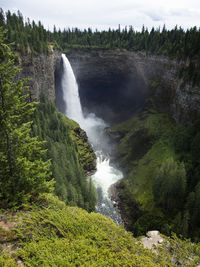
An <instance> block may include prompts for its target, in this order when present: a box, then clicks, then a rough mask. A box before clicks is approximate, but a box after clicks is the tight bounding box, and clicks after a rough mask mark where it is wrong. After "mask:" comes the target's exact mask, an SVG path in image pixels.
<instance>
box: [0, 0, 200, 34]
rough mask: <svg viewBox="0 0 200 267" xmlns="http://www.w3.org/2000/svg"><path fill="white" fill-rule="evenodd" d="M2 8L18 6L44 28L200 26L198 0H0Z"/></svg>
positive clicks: (137, 28)
mask: <svg viewBox="0 0 200 267" xmlns="http://www.w3.org/2000/svg"><path fill="white" fill-rule="evenodd" d="M0 7H1V8H2V9H3V10H4V11H7V10H10V11H12V12H17V10H20V11H21V13H22V14H23V16H24V18H30V19H31V20H32V19H34V20H35V21H36V22H37V21H39V20H40V21H41V22H42V24H43V25H44V26H45V28H46V29H50V30H52V29H53V26H54V25H56V28H57V29H59V28H60V29H61V30H63V29H64V28H72V27H73V28H74V27H78V28H81V29H84V28H88V27H90V28H92V29H93V30H95V29H96V28H97V29H99V30H104V29H105V30H106V29H108V28H109V27H110V28H114V29H116V28H118V25H119V24H120V25H121V27H125V26H127V27H128V26H130V25H132V26H133V28H134V29H135V30H141V28H142V26H143V25H144V26H145V27H147V28H148V29H151V28H152V27H155V28H158V27H159V26H160V27H161V28H162V27H163V25H164V24H165V25H166V27H167V29H172V28H174V27H175V26H176V25H178V26H181V27H182V28H184V29H187V28H190V27H193V26H197V27H200V1H199V0H154V1H153V0H149V1H148V0H0Z"/></svg>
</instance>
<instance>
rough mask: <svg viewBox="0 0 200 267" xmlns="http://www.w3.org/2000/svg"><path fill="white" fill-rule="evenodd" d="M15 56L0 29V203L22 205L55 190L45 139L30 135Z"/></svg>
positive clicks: (31, 106) (28, 112)
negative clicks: (47, 158)
mask: <svg viewBox="0 0 200 267" xmlns="http://www.w3.org/2000/svg"><path fill="white" fill-rule="evenodd" d="M14 61H15V55H14V54H13V53H12V52H11V50H10V48H9V47H8V46H7V45H5V44H4V43H3V33H2V31H0V203H1V204H0V206H1V207H12V206H15V205H17V206H20V205H21V204H23V203H24V202H26V201H27V200H28V199H29V198H30V197H31V196H35V197H36V196H38V194H39V193H41V192H49V191H51V190H52V189H53V187H52V185H53V180H51V172H50V161H49V160H47V161H45V160H44V155H45V153H46V151H45V150H43V148H42V146H43V142H39V141H38V139H37V137H34V138H33V137H31V123H32V122H31V121H29V118H30V115H31V114H32V113H33V111H34V103H28V102H27V95H25V94H24V90H27V87H25V86H24V80H19V81H16V74H17V73H18V72H19V69H18V68H17V67H15V66H14Z"/></svg>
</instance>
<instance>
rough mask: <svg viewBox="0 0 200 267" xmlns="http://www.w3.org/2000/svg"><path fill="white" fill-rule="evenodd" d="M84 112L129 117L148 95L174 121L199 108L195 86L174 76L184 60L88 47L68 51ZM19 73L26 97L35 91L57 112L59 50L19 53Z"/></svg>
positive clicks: (189, 117) (118, 118) (193, 116)
mask: <svg viewBox="0 0 200 267" xmlns="http://www.w3.org/2000/svg"><path fill="white" fill-rule="evenodd" d="M67 56H68V58H69V60H70V63H71V65H72V68H73V70H74V73H75V76H76V78H77V82H78V85H79V91H80V92H79V93H80V98H81V102H82V106H83V107H84V111H85V112H86V113H87V112H88V111H89V112H94V113H96V114H97V115H98V116H100V117H102V118H103V119H105V120H106V121H108V122H110V123H115V122H120V121H123V120H125V119H128V118H129V117H131V116H132V115H133V114H134V113H135V112H136V111H137V110H138V109H140V108H142V107H143V106H144V105H145V103H146V100H147V98H149V97H152V98H153V99H154V101H155V103H156V105H157V107H158V108H159V110H160V111H161V112H166V113H168V114H170V115H171V116H172V118H174V120H175V121H176V123H187V124H188V123H189V124H190V123H191V122H193V121H195V120H196V119H197V118H198V116H199V113H200V90H199V87H198V86H197V85H192V84H191V83H189V82H184V81H183V78H179V77H178V72H179V68H180V67H182V66H187V64H188V62H183V61H177V60H175V59H170V58H169V57H166V56H161V55H147V54H145V53H143V52H131V51H126V50H92V51H82V50H81V51H77V50H74V51H73V50H72V51H70V52H69V53H68V55H67ZM20 67H21V69H22V72H21V75H20V76H21V77H26V78H27V77H29V78H31V81H30V82H29V85H30V89H31V90H30V91H31V98H32V99H38V98H39V95H40V93H41V92H43V93H44V94H45V95H46V96H47V98H48V99H49V100H51V101H53V102H55V101H56V102H57V105H58V106H60V111H63V109H64V107H63V105H64V104H63V103H62V91H61V77H62V60H61V52H56V51H54V52H52V53H51V54H49V55H38V56H33V57H31V56H23V57H20Z"/></svg>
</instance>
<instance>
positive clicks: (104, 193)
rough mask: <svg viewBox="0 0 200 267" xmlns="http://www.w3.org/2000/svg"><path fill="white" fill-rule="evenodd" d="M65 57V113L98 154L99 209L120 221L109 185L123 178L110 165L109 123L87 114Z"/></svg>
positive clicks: (97, 208)
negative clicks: (77, 125) (107, 135)
mask: <svg viewBox="0 0 200 267" xmlns="http://www.w3.org/2000/svg"><path fill="white" fill-rule="evenodd" d="M62 59H63V67H64V72H63V78H62V90H63V100H64V101H65V104H66V110H65V115H66V116H67V117H69V118H71V119H73V120H75V121H76V122H78V123H79V125H80V126H81V128H82V129H84V130H85V131H86V133H87V135H88V138H89V141H90V143H91V144H92V146H93V148H94V150H95V153H96V156H97V171H96V173H95V174H94V175H93V176H92V179H93V182H94V184H95V186H96V188H97V192H98V204H97V207H96V211H97V212H100V213H102V214H104V215H107V216H109V217H111V218H112V219H113V220H114V221H115V222H116V223H118V224H120V223H121V222H122V221H121V217H120V214H119V212H118V210H117V208H116V207H114V203H113V202H112V201H111V200H110V198H109V188H110V186H111V185H112V184H114V183H116V182H117V181H118V180H120V179H121V178H122V173H121V172H120V171H119V170H117V169H116V168H114V167H112V166H111V165H110V158H109V156H108V151H109V143H108V141H107V140H106V136H105V135H104V129H105V127H108V125H107V124H106V123H105V122H104V121H103V120H102V119H100V118H98V117H96V116H95V114H89V115H87V116H86V117H84V115H83V112H82V107H81V103H80V97H79V92H78V85H77V82H76V78H75V76H74V72H73V70H72V67H71V65H70V63H69V61H68V59H67V57H66V56H65V55H64V54H62ZM105 148H106V149H105ZM103 151H104V152H103ZM105 151H106V152H105Z"/></svg>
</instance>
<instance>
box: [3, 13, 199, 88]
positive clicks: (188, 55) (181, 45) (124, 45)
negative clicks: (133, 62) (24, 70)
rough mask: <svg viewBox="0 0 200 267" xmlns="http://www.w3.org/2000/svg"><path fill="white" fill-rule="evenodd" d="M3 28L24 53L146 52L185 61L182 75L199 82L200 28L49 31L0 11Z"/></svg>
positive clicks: (184, 77) (39, 25) (39, 24)
mask: <svg viewBox="0 0 200 267" xmlns="http://www.w3.org/2000/svg"><path fill="white" fill-rule="evenodd" d="M0 26H2V27H3V28H4V29H6V30H7V41H8V42H9V43H11V42H13V44H14V48H15V49H16V50H17V51H19V52H21V53H22V54H27V53H32V54H35V53H48V52H50V51H52V49H60V50H62V51H64V52H66V53H68V52H69V51H70V50H72V49H87V50H94V49H126V50H130V51H144V52H145V53H146V54H160V55H165V56H170V57H175V58H177V59H179V60H182V63H181V64H180V69H179V76H180V77H182V78H183V80H184V81H185V82H187V81H192V83H193V84H194V85H195V84H199V82H200V71H199V69H200V63H199V59H200V46H199V43H200V29H198V28H197V27H193V28H191V29H188V30H186V31H184V30H183V29H182V28H181V27H180V28H178V27H177V26H176V27H175V28H174V29H172V30H167V29H166V27H165V25H164V26H163V28H162V29H160V28H158V29H155V28H152V29H151V30H148V29H147V28H145V27H144V26H143V28H142V30H141V31H140V32H139V31H135V30H134V28H133V26H130V27H129V28H128V29H127V27H125V28H123V29H121V28H120V25H119V28H118V29H117V30H113V29H108V30H107V31H105V30H104V31H98V30H96V31H92V29H90V28H88V29H85V30H80V29H78V28H73V29H69V28H68V29H67V28H66V29H64V30H63V31H61V30H60V29H59V30H57V29H56V27H55V26H54V30H53V32H50V31H47V30H46V29H44V27H43V26H42V24H41V22H40V21H39V22H38V24H36V23H35V22H34V21H32V22H30V20H29V19H28V20H27V21H26V22H24V19H23V16H22V14H21V13H20V12H19V11H18V13H17V14H15V13H13V14H11V12H10V11H7V12H6V14H4V12H3V10H2V9H1V10H0Z"/></svg>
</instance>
